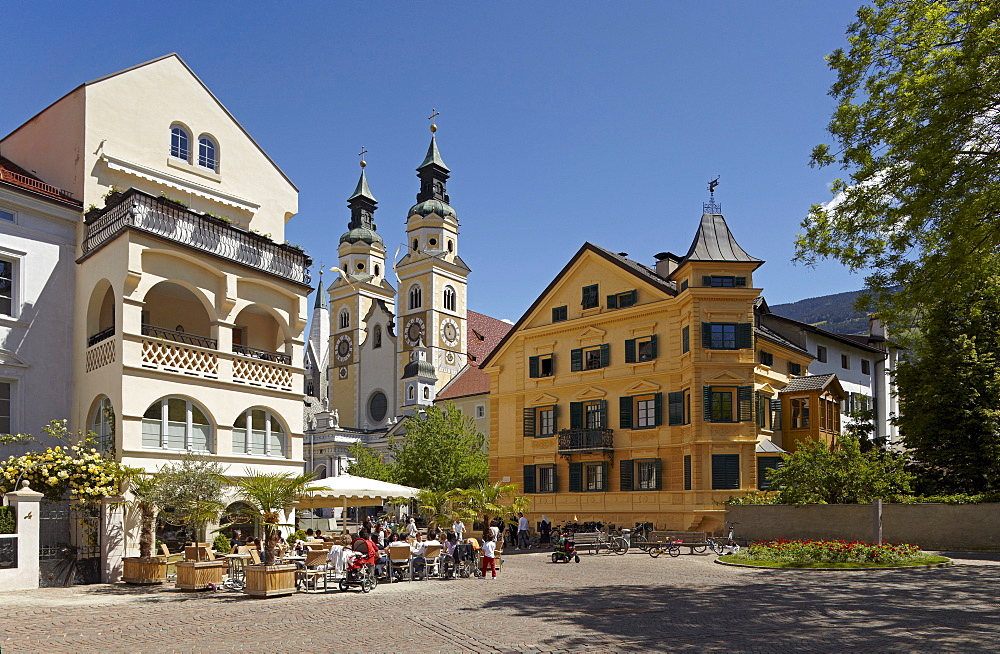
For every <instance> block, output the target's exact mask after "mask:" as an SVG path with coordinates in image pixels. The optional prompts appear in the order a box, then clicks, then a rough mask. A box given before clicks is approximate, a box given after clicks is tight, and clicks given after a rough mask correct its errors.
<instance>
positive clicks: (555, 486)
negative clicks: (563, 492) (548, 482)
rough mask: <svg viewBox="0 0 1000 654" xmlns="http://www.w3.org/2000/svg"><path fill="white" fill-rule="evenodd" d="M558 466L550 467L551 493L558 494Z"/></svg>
mask: <svg viewBox="0 0 1000 654" xmlns="http://www.w3.org/2000/svg"><path fill="white" fill-rule="evenodd" d="M558 471H559V466H557V465H555V466H552V492H553V493H558V492H559V472H558Z"/></svg>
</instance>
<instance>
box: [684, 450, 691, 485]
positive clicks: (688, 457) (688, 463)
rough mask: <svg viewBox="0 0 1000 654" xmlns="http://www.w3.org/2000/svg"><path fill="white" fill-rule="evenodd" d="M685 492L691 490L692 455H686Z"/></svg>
mask: <svg viewBox="0 0 1000 654" xmlns="http://www.w3.org/2000/svg"><path fill="white" fill-rule="evenodd" d="M684 490H691V455H690V454H685V455H684Z"/></svg>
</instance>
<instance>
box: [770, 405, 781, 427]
mask: <svg viewBox="0 0 1000 654" xmlns="http://www.w3.org/2000/svg"><path fill="white" fill-rule="evenodd" d="M771 429H773V430H775V431H779V430H780V429H781V399H780V398H779V399H773V400H771Z"/></svg>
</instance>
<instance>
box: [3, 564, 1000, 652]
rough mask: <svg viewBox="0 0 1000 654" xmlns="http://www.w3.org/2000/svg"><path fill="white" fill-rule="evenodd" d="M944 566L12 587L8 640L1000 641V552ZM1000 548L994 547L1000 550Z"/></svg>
mask: <svg viewBox="0 0 1000 654" xmlns="http://www.w3.org/2000/svg"><path fill="white" fill-rule="evenodd" d="M955 556H957V557H960V558H958V559H957V560H956V565H955V566H953V567H950V568H943V569H926V570H891V571H881V572H866V573H858V572H832V573H831V572H807V571H761V570H748V569H742V568H731V567H725V566H720V565H716V564H714V563H713V562H712V561H713V560H714V558H715V557H714V556H713V555H709V554H706V555H683V556H681V557H679V558H676V559H672V558H669V557H661V558H659V559H655V560H654V559H651V558H650V557H648V556H646V555H644V554H641V553H638V552H636V551H634V550H633V551H632V552H630V553H629V554H627V555H625V556H615V555H605V554H601V555H586V554H585V555H583V557H582V563H580V564H568V565H567V564H552V563H550V562H549V559H548V556H547V555H545V554H542V553H516V554H508V555H505V559H506V562H505V564H504V566H503V571H502V572H501V574H500V578H499V579H497V580H496V581H493V580H486V581H483V580H477V579H458V580H451V581H439V580H429V581H424V582H412V583H406V582H404V583H399V584H392V585H380V586H379V587H378V588H377V589H375V591H373V592H372V593H370V594H368V595H362V594H361V593H359V592H356V591H354V590H352V591H349V592H344V593H341V592H339V591H332V592H330V593H328V594H322V593H320V594H297V595H294V596H291V597H285V598H272V599H267V600H255V599H251V598H248V597H246V596H243V595H241V594H238V593H234V592H214V593H183V592H179V591H174V590H171V589H169V588H167V587H154V588H148V587H147V588H132V587H126V586H108V585H101V586H81V587H75V588H70V589H52V588H46V589H40V590H38V591H29V592H21V593H13V592H8V593H4V592H0V615H2V618H0V652H2V654H15V653H22V652H44V653H46V654H49V653H58V652H73V653H81V652H154V653H156V654H165V653H168V652H255V653H257V652H295V653H299V654H302V653H308V652H649V651H671V652H675V651H678V652H686V651H696V650H697V651H731V652H901V651H906V652H914V651H926V652H941V651H968V652H981V651H996V649H997V647H998V643H1000V621H998V620H997V609H998V608H1000V606H998V599H997V590H996V589H997V588H1000V565H998V564H997V558H1000V557H997V556H996V555H993V556H992V557H990V556H989V555H983V554H964V555H963V554H958V555H955ZM991 558H992V560H991Z"/></svg>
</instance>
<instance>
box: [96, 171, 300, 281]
mask: <svg viewBox="0 0 1000 654" xmlns="http://www.w3.org/2000/svg"><path fill="white" fill-rule="evenodd" d="M85 223H86V230H87V233H86V236H85V238H84V241H83V256H84V257H87V256H88V255H90V254H91V253H92V252H94V251H96V250H98V249H100V248H101V246H103V245H104V244H105V243H108V242H110V241H111V240H112V239H114V238H115V237H116V236H117V235H118V234H120V233H121V232H123V231H125V230H126V229H134V230H137V231H140V232H145V233H147V234H152V235H154V236H158V237H160V238H164V239H167V240H169V241H172V242H174V243H178V244H180V245H184V246H187V247H190V248H193V249H195V250H199V251H201V252H204V253H206V254H210V255H213V256H216V257H220V258H222V259H226V260H228V261H233V262H236V263H239V264H242V265H244V266H247V267H249V268H253V269H254V270H260V271H262V272H264V273H267V274H269V275H274V276H277V277H281V278H283V279H286V280H290V281H292V282H295V283H297V284H302V285H305V286H308V285H310V283H311V279H310V277H309V266H310V265H311V264H312V259H310V258H309V257H308V256H307V255H306V254H305V253H304V252H302V251H301V250H300V249H298V248H296V247H293V246H291V245H287V244H280V243H275V242H274V241H272V240H271V239H270V238H268V237H266V236H264V235H262V234H255V233H253V232H246V231H243V230H242V229H237V228H236V227H234V226H232V225H231V224H230V223H228V222H227V221H225V220H222V219H220V218H216V217H214V216H208V215H202V214H197V213H194V212H193V211H189V210H188V209H186V208H185V207H184V206H183V205H181V204H179V203H177V202H174V201H172V200H168V199H166V198H155V197H153V196H151V195H148V194H146V193H143V192H142V191H138V190H136V189H134V188H133V189H129V190H128V191H125V192H124V193H113V194H112V195H110V196H109V197H108V199H107V204H106V205H105V207H104V209H93V210H91V211H90V212H88V213H87V217H86V220H85Z"/></svg>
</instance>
